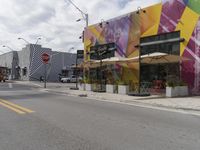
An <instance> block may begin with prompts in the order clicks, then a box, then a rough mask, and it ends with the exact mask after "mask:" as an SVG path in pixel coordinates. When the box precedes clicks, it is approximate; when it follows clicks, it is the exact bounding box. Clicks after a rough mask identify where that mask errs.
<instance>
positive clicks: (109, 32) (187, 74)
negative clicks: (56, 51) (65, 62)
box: [84, 0, 200, 94]
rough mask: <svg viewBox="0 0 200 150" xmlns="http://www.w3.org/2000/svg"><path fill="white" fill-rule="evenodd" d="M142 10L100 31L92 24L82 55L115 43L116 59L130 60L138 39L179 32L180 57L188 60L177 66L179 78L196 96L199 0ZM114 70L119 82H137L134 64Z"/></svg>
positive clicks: (166, 0) (199, 89)
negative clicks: (92, 48)
mask: <svg viewBox="0 0 200 150" xmlns="http://www.w3.org/2000/svg"><path fill="white" fill-rule="evenodd" d="M144 9H145V10H146V13H140V14H137V13H136V12H132V13H129V14H126V15H124V16H120V17H117V18H113V19H111V20H108V21H107V22H108V23H105V22H104V24H103V25H102V27H100V26H99V24H95V25H91V26H89V27H88V28H86V29H85V32H84V45H85V53H86V52H88V51H90V47H91V46H94V45H98V44H105V43H111V42H115V43H116V45H117V52H116V56H121V57H134V56H137V55H138V49H136V48H135V45H137V44H139V39H140V38H141V37H144V36H150V35H156V34H160V33H168V32H172V31H180V34H181V38H184V39H185V41H184V42H183V43H181V45H180V55H181V56H185V57H189V58H192V61H187V62H184V63H182V64H181V77H182V79H183V80H184V81H185V82H187V83H188V85H189V87H190V89H191V91H190V92H192V93H193V94H200V0H162V2H161V3H158V4H156V5H153V6H150V7H147V8H144ZM85 59H87V57H85ZM122 68H123V69H122ZM117 69H119V70H120V69H121V71H117V72H118V76H119V78H122V79H123V80H132V81H134V82H137V81H138V64H129V65H126V66H118V67H116V70H117Z"/></svg>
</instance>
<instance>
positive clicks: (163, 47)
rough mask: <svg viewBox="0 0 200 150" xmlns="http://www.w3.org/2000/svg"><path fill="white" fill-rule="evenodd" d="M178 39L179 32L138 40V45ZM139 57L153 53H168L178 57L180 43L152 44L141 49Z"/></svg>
mask: <svg viewBox="0 0 200 150" xmlns="http://www.w3.org/2000/svg"><path fill="white" fill-rule="evenodd" d="M174 38H180V31H176V32H170V33H165V34H160V35H153V36H149V37H143V38H141V39H140V43H141V44H144V43H149V42H155V41H163V40H168V39H174ZM140 50H141V55H145V54H150V53H154V52H161V53H168V54H174V55H179V54H180V42H172V43H162V44H156V43H155V44H152V45H146V46H142V47H141V49H140Z"/></svg>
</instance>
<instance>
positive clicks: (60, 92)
mask: <svg viewBox="0 0 200 150" xmlns="http://www.w3.org/2000/svg"><path fill="white" fill-rule="evenodd" d="M45 91H48V92H54V93H58V94H66V95H68V96H75V97H85V98H88V99H91V96H88V95H87V94H79V95H77V94H72V93H67V92H63V91H55V90H52V89H46V90H45ZM93 98H95V100H99V101H104V102H113V103H122V104H132V105H134V104H138V105H141V106H144V107H145V106H146V107H147V106H150V107H158V108H165V109H173V110H182V111H194V112H198V113H200V109H194V108H185V107H173V106H166V105H162V104H148V103H143V102H139V100H138V101H136V100H132V101H131V100H124V101H122V100H119V101H113V100H109V99H107V100H106V99H101V98H98V97H93Z"/></svg>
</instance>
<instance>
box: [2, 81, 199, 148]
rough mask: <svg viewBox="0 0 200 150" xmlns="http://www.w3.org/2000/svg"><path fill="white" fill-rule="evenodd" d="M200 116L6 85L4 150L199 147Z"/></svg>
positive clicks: (3, 99) (3, 129) (3, 88)
mask: <svg viewBox="0 0 200 150" xmlns="http://www.w3.org/2000/svg"><path fill="white" fill-rule="evenodd" d="M199 149H200V118H199V117H198V116H192V115H187V114H181V113H175V112H168V111H162V110H154V109H150V108H142V107H136V106H129V105H124V104H115V103H109V102H102V101H97V100H91V99H86V98H80V97H69V96H67V95H64V94H59V93H52V92H51V93H49V92H46V91H44V90H42V89H40V88H37V87H34V86H32V85H20V84H17V83H0V150H199Z"/></svg>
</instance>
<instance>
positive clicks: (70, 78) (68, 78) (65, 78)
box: [60, 75, 82, 83]
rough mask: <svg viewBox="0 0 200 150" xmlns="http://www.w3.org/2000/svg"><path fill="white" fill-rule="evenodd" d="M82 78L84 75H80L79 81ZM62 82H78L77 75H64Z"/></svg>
mask: <svg viewBox="0 0 200 150" xmlns="http://www.w3.org/2000/svg"><path fill="white" fill-rule="evenodd" d="M79 80H82V77H78V81H79ZM60 81H61V82H62V83H65V82H66V83H75V82H76V75H71V76H70V77H63V78H61V80H60Z"/></svg>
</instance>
